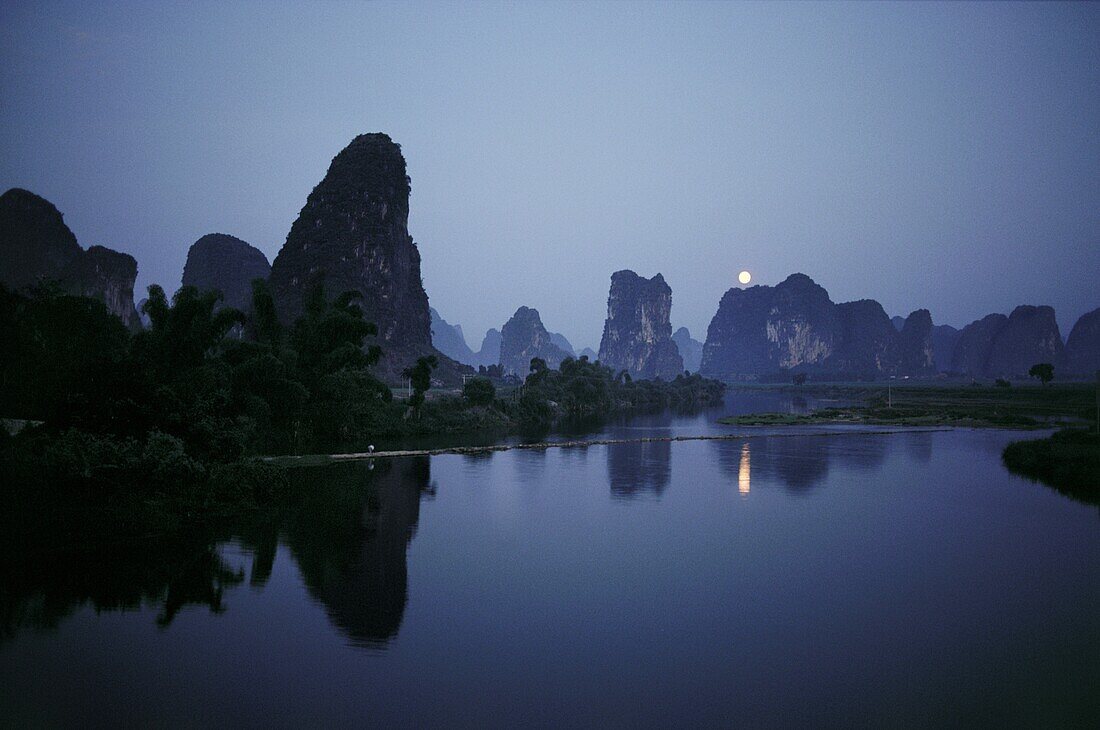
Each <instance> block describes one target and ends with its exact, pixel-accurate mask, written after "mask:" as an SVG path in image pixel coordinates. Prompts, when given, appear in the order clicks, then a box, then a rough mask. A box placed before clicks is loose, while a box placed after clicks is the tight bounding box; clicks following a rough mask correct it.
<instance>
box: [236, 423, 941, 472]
mask: <svg viewBox="0 0 1100 730" xmlns="http://www.w3.org/2000/svg"><path fill="white" fill-rule="evenodd" d="M953 430H954V429H952V428H919V427H918V428H890V429H886V428H883V429H858V430H856V429H852V430H845V431H794V430H787V431H784V432H775V431H771V432H768V431H750V432H747V433H746V432H742V433H728V434H726V433H724V434H712V435H708V436H641V437H638V438H630V439H591V440H586V441H539V442H536V443H530V444H494V445H491V446H448V447H444V448H439V449H408V450H402V451H362V452H357V453H349V454H305V455H301V456H260V457H257V458H258V459H259V460H260V461H266V462H272V463H285V464H294V463H295V462H309V463H318V462H324V461H356V460H361V459H393V458H396V457H401V456H441V455H443V454H486V453H489V452H492V451H512V450H516V449H568V448H583V447H586V446H610V445H615V444H638V443H649V442H654V441H739V440H742V439H747V438H763V437H765V436H766V437H768V438H783V437H786V436H888V435H890V434H895V433H933V432H936V431H953Z"/></svg>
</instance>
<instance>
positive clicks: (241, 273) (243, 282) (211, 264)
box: [183, 233, 271, 312]
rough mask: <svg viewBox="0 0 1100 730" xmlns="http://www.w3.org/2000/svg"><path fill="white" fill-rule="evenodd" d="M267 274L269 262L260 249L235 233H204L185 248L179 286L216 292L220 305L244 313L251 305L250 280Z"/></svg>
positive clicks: (262, 277) (265, 276)
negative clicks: (221, 297) (218, 292)
mask: <svg viewBox="0 0 1100 730" xmlns="http://www.w3.org/2000/svg"><path fill="white" fill-rule="evenodd" d="M270 274H271V264H269V263H268V262H267V257H266V256H264V254H263V251H261V250H260V249H258V248H256V247H254V246H250V245H249V244H247V243H245V242H244V241H242V240H241V239H239V238H236V237H235V236H230V235H227V234H225V233H208V234H206V235H205V236H203V237H202V238H200V239H199V240H197V241H195V242H194V243H193V244H191V248H190V249H188V251H187V263H186V264H185V265H184V267H183V285H184V286H193V287H196V288H197V289H199V290H202V291H220V292H221V293H222V295H223V300H222V305H223V306H226V307H234V308H236V309H239V310H241V311H242V312H247V311H249V309H251V307H252V280H253V279H266V278H267V277H268V276H269V275H270Z"/></svg>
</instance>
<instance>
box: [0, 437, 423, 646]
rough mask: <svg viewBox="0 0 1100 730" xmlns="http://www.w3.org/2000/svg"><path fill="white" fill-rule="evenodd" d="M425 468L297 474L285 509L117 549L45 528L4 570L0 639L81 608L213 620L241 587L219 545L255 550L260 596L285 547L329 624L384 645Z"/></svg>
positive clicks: (393, 627) (404, 462) (159, 619)
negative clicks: (193, 613) (200, 611)
mask: <svg viewBox="0 0 1100 730" xmlns="http://www.w3.org/2000/svg"><path fill="white" fill-rule="evenodd" d="M429 464H430V462H429V459H428V457H417V458H409V459H388V460H379V461H378V463H377V464H375V463H362V462H357V463H347V464H339V465H334V466H326V467H320V468H315V469H298V470H293V471H292V478H293V479H294V481H295V482H297V483H298V484H299V485H300V488H299V489H297V490H294V492H295V494H297V495H299V498H298V499H297V500H296V501H295V502H294V503H293V504H290V505H282V506H280V507H279V508H278V509H274V510H272V512H271V513H269V514H265V515H263V516H261V517H259V518H253V519H251V520H248V521H240V522H238V523H237V524H235V525H231V526H227V527H223V528H221V529H219V530H211V531H206V532H201V533H200V532H194V533H188V534H183V535H179V534H177V535H172V536H168V537H165V536H157V537H156V538H149V539H146V540H139V541H130V542H127V543H125V544H117V543H116V544H110V543H109V542H108V541H107V539H106V536H100V537H101V538H103V539H101V540H100V541H98V542H96V543H87V542H85V544H81V545H78V546H75V547H74V546H73V545H72V544H71V543H69V542H67V541H66V539H65V536H64V535H50V534H45V532H46V531H43V534H41V535H39V539H37V540H35V541H34V542H33V544H24V545H21V546H19V547H18V549H14V550H8V551H7V552H6V554H5V555H4V556H3V562H2V563H0V582H2V585H3V586H4V591H3V593H2V597H0V641H7V640H11V639H12V638H13V637H15V636H16V635H17V634H19V633H20V632H22V631H26V630H47V631H48V630H53V629H56V628H57V627H58V626H59V625H60V624H61V622H62V621H64V620H65V619H66V618H67V617H68V616H70V615H72V614H73V613H74V612H76V611H77V610H79V609H80V608H82V607H84V606H91V607H92V608H94V609H95V610H96V611H122V610H137V609H140V608H154V609H156V610H157V616H156V619H155V620H156V623H157V624H158V625H159V626H161V627H168V626H169V625H170V624H171V623H172V620H173V619H174V618H175V617H176V615H177V614H178V613H179V612H180V611H181V610H183V609H185V608H186V607H188V606H205V607H206V608H208V609H209V610H210V611H212V612H214V613H220V612H222V611H223V610H224V604H223V598H224V596H225V593H226V591H227V590H229V589H232V588H233V587H235V586H238V585H241V584H243V583H244V581H245V572H244V571H243V570H241V569H236V568H234V567H231V566H230V565H229V563H228V562H227V561H226V559H225V557H224V555H223V548H224V545H225V544H226V543H228V542H234V543H237V544H239V545H241V546H243V547H244V548H245V549H246V550H247V551H248V552H250V553H251V555H252V565H251V569H250V574H249V577H248V582H249V584H250V585H252V586H257V587H261V586H263V585H265V584H266V583H267V581H268V579H269V578H270V576H271V573H272V570H273V568H274V563H275V557H276V554H277V551H278V546H279V544H280V542H282V543H284V544H285V545H286V546H287V547H288V548H289V550H290V553H291V555H293V557H294V559H295V561H296V562H297V563H298V567H299V569H300V571H301V575H302V578H303V581H304V583H305V584H306V586H307V588H308V590H309V591H310V593H311V594H312V595H313V596H314V597H315V598H316V599H317V600H318V601H320V602H321V604H322V605H324V606H325V609H326V611H327V613H328V615H329V617H330V619H331V620H332V622H333V624H334V625H336V626H337V627H338V628H339V629H340V630H341V631H342V632H344V633H345V634H346V635H347V636H348V637H349V638H350V639H351V640H352V642H353V643H355V644H357V645H362V646H371V647H380V646H384V645H385V644H386V642H388V641H389V640H390V639H391V638H393V637H394V636H395V635H396V634H397V631H398V629H399V627H400V625H401V620H402V616H403V614H404V611H405V604H406V602H407V597H408V569H407V564H406V550H407V547H408V544H409V541H410V540H411V539H412V538H413V536H414V535H415V534H416V526H417V521H418V519H419V515H420V500H421V498H422V497H425V496H426V497H429V498H430V497H431V496H432V495H433V494H434V486H433V485H432V483H431V479H430V474H431V472H430V466H429ZM92 545H97V546H95V547H93V546H92Z"/></svg>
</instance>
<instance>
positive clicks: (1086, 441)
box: [1002, 429, 1100, 504]
mask: <svg viewBox="0 0 1100 730" xmlns="http://www.w3.org/2000/svg"><path fill="white" fill-rule="evenodd" d="M1002 459H1003V460H1004V463H1005V466H1007V467H1008V469H1009V470H1010V471H1012V472H1014V473H1016V474H1020V475H1021V476H1025V477H1028V478H1029V479H1032V480H1034V481H1038V482H1042V483H1043V484H1046V485H1048V486H1050V487H1053V488H1054V489H1057V490H1058V491H1059V492H1062V493H1063V494H1066V495H1068V496H1070V497H1072V498H1074V499H1077V500H1079V501H1082V502H1087V503H1089V504H1100V436H1098V435H1097V434H1096V433H1095V432H1089V431H1085V430H1079V429H1073V430H1065V431H1060V432H1058V433H1056V434H1054V435H1053V436H1051V437H1049V438H1045V439H1034V440H1030V441H1017V442H1016V443H1012V444H1009V445H1008V446H1007V447H1006V448H1005V450H1004V453H1003V454H1002Z"/></svg>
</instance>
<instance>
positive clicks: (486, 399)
mask: <svg viewBox="0 0 1100 730" xmlns="http://www.w3.org/2000/svg"><path fill="white" fill-rule="evenodd" d="M496 395H497V390H496V388H495V387H493V383H492V381H491V380H489V379H488V378H471V379H470V380H467V381H466V384H465V385H463V386H462V397H463V398H465V399H466V400H467V401H469V402H470V403H471V404H472V405H475V406H487V405H489V404H490V403H492V402H493V399H494V398H496Z"/></svg>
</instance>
